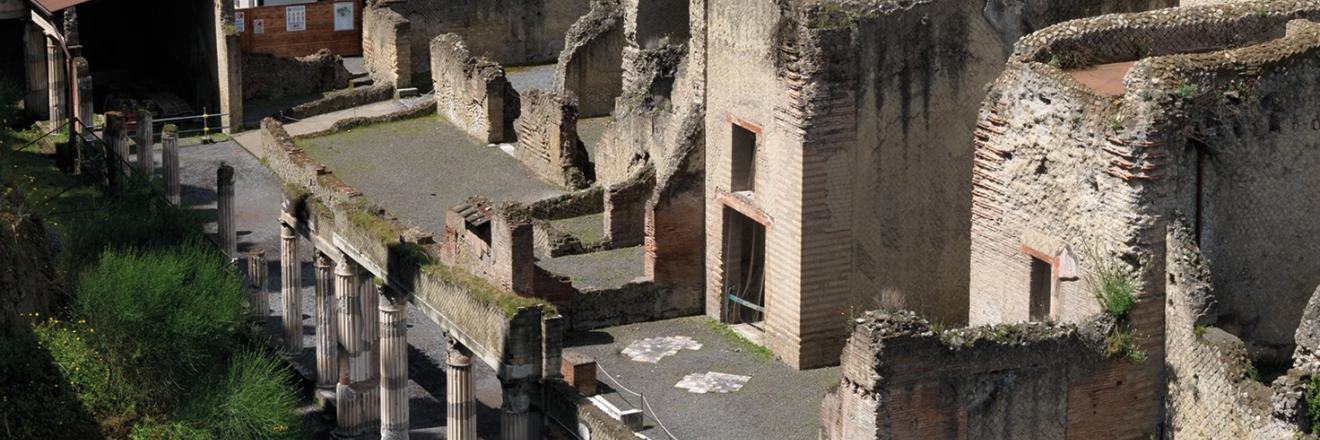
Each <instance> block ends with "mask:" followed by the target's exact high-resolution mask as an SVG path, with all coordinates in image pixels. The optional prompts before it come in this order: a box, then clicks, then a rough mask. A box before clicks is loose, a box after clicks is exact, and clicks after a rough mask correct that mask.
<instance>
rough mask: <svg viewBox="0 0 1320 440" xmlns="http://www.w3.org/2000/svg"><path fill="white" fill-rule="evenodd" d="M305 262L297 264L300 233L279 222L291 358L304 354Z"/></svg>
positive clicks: (287, 348)
mask: <svg viewBox="0 0 1320 440" xmlns="http://www.w3.org/2000/svg"><path fill="white" fill-rule="evenodd" d="M301 263H302V262H301V261H299V260H298V232H297V231H295V230H294V229H293V226H292V225H289V224H288V223H284V222H280V298H281V300H282V301H281V303H282V304H283V306H284V307H283V308H282V310H283V314H281V315H280V316H281V320H280V322H281V323H282V324H283V328H284V351H285V352H286V353H288V354H290V355H294V356H297V355H299V354H302V349H303V322H302V264H301Z"/></svg>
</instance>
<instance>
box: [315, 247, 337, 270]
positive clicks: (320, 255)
mask: <svg viewBox="0 0 1320 440" xmlns="http://www.w3.org/2000/svg"><path fill="white" fill-rule="evenodd" d="M312 262H313V264H315V265H316V267H318V268H329V267H332V266H334V263H335V260H333V259H331V258H330V255H328V254H326V253H325V252H321V250H320V249H317V250H316V256H315V257H312Z"/></svg>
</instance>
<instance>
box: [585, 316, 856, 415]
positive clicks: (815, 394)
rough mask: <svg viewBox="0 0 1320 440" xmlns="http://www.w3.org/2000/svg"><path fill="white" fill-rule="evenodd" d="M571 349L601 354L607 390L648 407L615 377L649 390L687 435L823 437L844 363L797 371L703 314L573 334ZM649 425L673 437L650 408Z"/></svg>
mask: <svg viewBox="0 0 1320 440" xmlns="http://www.w3.org/2000/svg"><path fill="white" fill-rule="evenodd" d="M666 337H679V338H666ZM681 337H688V338H691V340H690V341H689V340H688V339H684V338H681ZM634 343H637V344H635V345H634ZM629 346H632V349H631V350H628V347H629ZM698 346H699V347H700V348H695V349H694V348H693V347H698ZM625 350H626V351H627V354H625V353H624V351H625ZM564 351H566V352H570V351H575V352H579V353H583V354H586V355H588V356H591V357H592V358H595V360H596V363H597V365H598V366H599V367H600V369H601V370H600V371H598V372H597V374H596V377H597V379H598V380H600V383H601V385H600V388H601V389H605V390H609V389H613V390H615V391H617V392H610V393H608V394H607V395H606V398H607V399H608V400H609V401H610V402H611V403H613V404H615V405H616V406H620V407H622V408H623V409H634V408H635V409H641V407H642V406H641V401H640V399H638V398H637V396H635V395H632V394H629V393H627V392H624V391H618V390H619V384H618V383H617V382H615V381H614V380H615V379H617V380H618V381H619V382H622V385H623V387H625V388H627V389H629V390H631V391H635V392H638V393H642V394H644V395H646V400H647V402H648V403H649V404H650V407H651V409H653V410H654V411H655V412H656V413H657V414H659V417H660V421H661V422H662V423H664V425H665V426H666V427H668V428H669V430H670V431H672V432H673V433H674V436H675V437H677V438H681V439H722V440H741V439H747V440H764V439H809V438H816V431H817V418H818V415H819V413H820V402H821V398H822V397H823V396H824V395H825V392H826V391H827V390H828V389H829V387H830V386H831V385H833V384H836V383H838V381H839V368H838V367H830V368H820V369H815V370H808V371H795V370H793V369H792V368H790V367H789V366H787V365H785V364H784V363H783V362H780V361H778V360H775V359H773V358H770V357H768V356H764V355H758V354H755V353H750V352H748V351H747V349H746V347H745V346H744V345H743V344H740V343H737V342H734V341H733V340H732V339H730V338H729V337H728V336H725V335H724V334H722V332H720V331H718V330H716V327H715V326H713V325H712V324H711V323H710V321H709V318H706V317H704V316H697V317H690V318H679V319H671V320H665V321H656V322H648V323H641V324H631V325H624V326H618V327H610V328H605V329H600V330H595V331H591V332H585V333H576V334H569V335H568V338H567V340H566V341H565V347H564ZM671 352H672V353H671ZM660 354H664V356H659V355H660ZM630 355H632V356H639V358H640V359H642V361H636V360H633V359H632V356H630ZM657 358H658V359H657ZM652 359H654V360H655V362H654V363H652V362H649V361H650V360H652ZM605 372H608V376H607V375H606V374H605ZM709 373H714V374H709ZM697 375H700V376H697ZM746 377H750V378H749V379H745V382H744V378H746ZM611 378H613V379H611ZM680 383H682V385H683V386H685V387H687V388H680V387H678V386H677V385H679V384H680ZM688 388H691V389H688ZM645 427H646V429H645V430H644V431H642V432H641V434H642V435H645V436H647V437H649V438H652V439H656V440H659V439H667V438H669V437H668V436H667V435H665V433H664V432H663V431H662V430H661V429H660V427H659V425H658V424H657V423H656V421H655V419H654V418H653V417H652V416H651V413H650V412H649V411H648V412H647V414H646V417H645Z"/></svg>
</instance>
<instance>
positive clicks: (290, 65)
mask: <svg viewBox="0 0 1320 440" xmlns="http://www.w3.org/2000/svg"><path fill="white" fill-rule="evenodd" d="M350 76H351V75H350V74H349V73H348V69H346V68H344V63H343V59H341V58H340V57H339V56H338V55H335V54H333V53H330V51H329V50H328V49H322V50H321V51H319V52H317V53H315V54H312V55H308V56H305V57H299V58H284V57H277V56H274V55H266V54H255V53H245V54H243V100H245V101H246V100H254V99H279V98H284V97H289V96H306V95H312V94H317V93H321V92H326V91H330V90H339V89H342V88H344V87H348V80H349V77H350Z"/></svg>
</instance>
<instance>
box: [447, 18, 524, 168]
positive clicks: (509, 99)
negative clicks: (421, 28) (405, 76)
mask: <svg viewBox="0 0 1320 440" xmlns="http://www.w3.org/2000/svg"><path fill="white" fill-rule="evenodd" d="M430 53H431V78H432V80H433V81H434V84H435V98H436V101H437V103H438V106H439V109H440V116H441V117H444V118H445V119H446V120H448V121H449V122H450V123H452V124H454V125H455V126H457V127H459V128H460V129H462V130H463V131H464V132H466V133H467V134H468V135H469V136H472V137H474V138H476V139H477V140H478V141H479V142H483V143H499V142H510V141H513V139H514V138H515V137H516V135H515V134H514V133H513V132H512V130H510V128H511V125H512V124H513V120H514V119H516V118H517V117H518V112H519V107H520V104H519V101H518V94H517V92H516V91H514V90H513V86H511V85H510V84H509V80H508V79H507V78H505V75H504V68H503V67H501V66H500V65H499V64H497V63H495V62H494V61H491V60H490V59H488V58H484V57H473V56H472V54H471V53H470V52H469V51H468V46H467V44H466V43H464V42H463V39H462V38H461V37H459V36H458V35H455V34H444V35H440V36H438V37H435V40H433V41H431V47H430Z"/></svg>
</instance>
